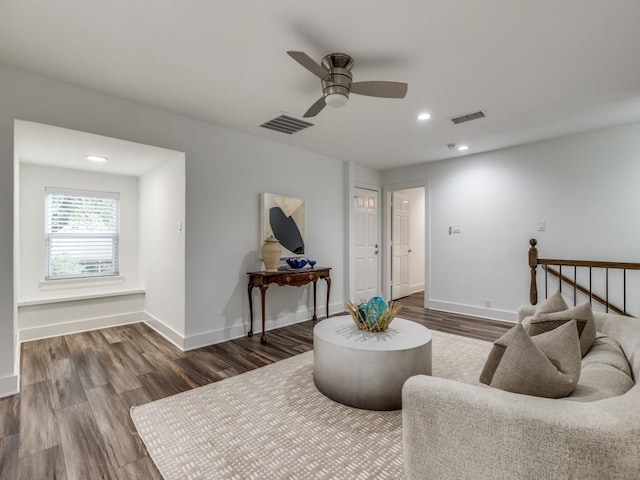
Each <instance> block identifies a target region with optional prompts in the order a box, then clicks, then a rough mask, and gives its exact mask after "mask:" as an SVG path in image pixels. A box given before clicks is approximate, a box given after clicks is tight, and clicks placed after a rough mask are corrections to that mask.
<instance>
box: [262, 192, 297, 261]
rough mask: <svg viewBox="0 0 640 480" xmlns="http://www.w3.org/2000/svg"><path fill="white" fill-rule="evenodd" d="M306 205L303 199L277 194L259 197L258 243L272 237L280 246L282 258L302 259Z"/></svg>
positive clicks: (265, 194)
mask: <svg viewBox="0 0 640 480" xmlns="http://www.w3.org/2000/svg"><path fill="white" fill-rule="evenodd" d="M306 209H307V205H306V202H305V199H304V198H298V197H289V196H287V195H280V194H277V193H263V194H261V195H260V242H259V244H258V252H260V249H261V247H262V243H263V242H264V241H265V239H267V237H269V235H273V236H274V237H276V238H277V239H278V241H279V242H280V245H282V257H302V256H304V254H305V226H306V221H307V211H306Z"/></svg>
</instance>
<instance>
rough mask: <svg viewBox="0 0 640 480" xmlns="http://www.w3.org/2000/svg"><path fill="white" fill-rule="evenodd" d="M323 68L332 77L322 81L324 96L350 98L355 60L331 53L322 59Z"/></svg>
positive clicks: (344, 55) (341, 54) (342, 54)
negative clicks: (337, 95) (336, 95)
mask: <svg viewBox="0 0 640 480" xmlns="http://www.w3.org/2000/svg"><path fill="white" fill-rule="evenodd" d="M322 66H323V67H324V68H325V69H326V70H328V71H329V75H330V76H331V79H329V80H322V91H323V93H324V96H325V97H326V96H327V95H332V94H339V95H344V96H345V97H347V98H348V97H349V92H350V91H351V80H352V76H351V68H352V67H353V59H352V58H351V57H350V56H349V55H346V54H344V53H331V54H329V55H327V56H326V57H324V58H323V59H322Z"/></svg>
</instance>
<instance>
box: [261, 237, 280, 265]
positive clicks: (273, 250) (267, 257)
mask: <svg viewBox="0 0 640 480" xmlns="http://www.w3.org/2000/svg"><path fill="white" fill-rule="evenodd" d="M280 255H282V246H281V245H280V242H278V239H277V238H276V237H274V236H273V235H269V238H267V239H266V240H265V241H264V243H263V244H262V260H263V261H264V269H265V271H267V272H277V271H278V263H280Z"/></svg>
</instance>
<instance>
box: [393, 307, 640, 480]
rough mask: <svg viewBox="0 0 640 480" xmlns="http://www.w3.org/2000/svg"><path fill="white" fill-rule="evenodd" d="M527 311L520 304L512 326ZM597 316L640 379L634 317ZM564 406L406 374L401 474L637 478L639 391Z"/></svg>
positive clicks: (638, 322) (639, 328)
mask: <svg viewBox="0 0 640 480" xmlns="http://www.w3.org/2000/svg"><path fill="white" fill-rule="evenodd" d="M533 311H534V310H533V307H523V308H522V309H521V310H520V312H519V313H518V317H519V318H518V321H521V320H522V318H524V317H525V316H527V315H531V314H533ZM594 317H595V322H596V329H597V331H598V332H601V333H602V334H604V335H608V336H609V337H611V338H613V339H614V340H616V341H617V342H618V343H619V344H620V346H621V347H622V350H623V352H624V355H625V356H626V358H627V360H628V362H629V365H630V367H631V372H632V375H633V379H634V381H637V378H638V376H639V375H640V319H636V318H630V317H623V316H619V315H613V314H604V313H597V312H594ZM588 358H589V354H588V353H587V355H586V356H585V357H584V359H583V372H584V369H585V368H586V367H585V361H586V360H587V359H588ZM578 385H579V386H580V382H579V383H578ZM583 390H584V387H583ZM569 400H570V399H548V398H538V397H531V396H527V395H520V394H516V393H511V392H506V391H502V390H498V389H495V388H490V387H487V386H484V385H470V384H465V383H460V382H456V381H452V380H446V379H442V378H436V377H429V376H424V375H419V376H415V377H412V378H410V379H409V380H408V381H407V382H406V383H405V385H404V388H403V392H402V407H403V411H402V415H403V419H402V420H403V437H404V438H403V456H404V463H405V471H406V474H407V478H408V479H412V480H413V479H415V480H418V479H420V480H426V479H429V480H436V479H456V480H458V479H482V480H489V479H509V480H513V479H518V480H520V479H532V480H533V479H536V480H540V479H581V480H582V479H594V480H595V479H597V480H603V479H640V386H639V385H638V384H637V383H635V385H634V386H633V387H632V388H631V389H630V390H629V391H627V392H626V393H624V394H622V395H618V396H615V397H611V398H607V399H602V400H596V401H588V402H585V401H569Z"/></svg>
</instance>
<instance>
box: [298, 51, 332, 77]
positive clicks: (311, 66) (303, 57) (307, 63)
mask: <svg viewBox="0 0 640 480" xmlns="http://www.w3.org/2000/svg"><path fill="white" fill-rule="evenodd" d="M287 54H289V56H290V57H291V58H293V59H294V60H295V61H296V62H298V63H299V64H300V65H302V66H303V67H304V68H306V69H307V70H309V71H310V72H311V73H313V74H314V75H315V76H317V77H320V78H321V79H322V80H329V79H330V78H331V77H330V76H329V72H327V71H326V70H325V69H324V68H322V67H321V66H320V65H319V64H317V63H316V62H315V61H314V60H313V59H312V58H311V57H310V56H309V55H307V54H306V53H304V52H294V51H291V50H289V51H288V52H287Z"/></svg>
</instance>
